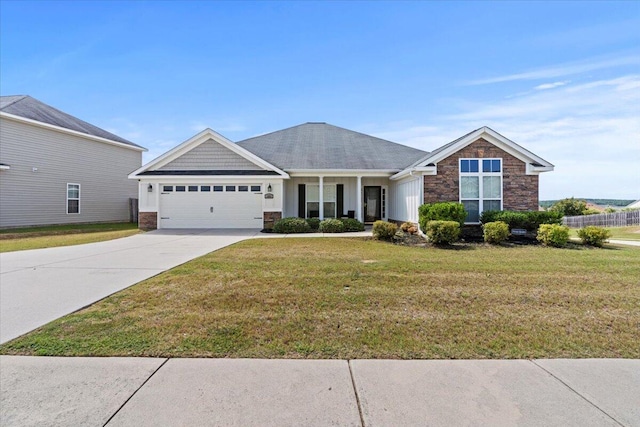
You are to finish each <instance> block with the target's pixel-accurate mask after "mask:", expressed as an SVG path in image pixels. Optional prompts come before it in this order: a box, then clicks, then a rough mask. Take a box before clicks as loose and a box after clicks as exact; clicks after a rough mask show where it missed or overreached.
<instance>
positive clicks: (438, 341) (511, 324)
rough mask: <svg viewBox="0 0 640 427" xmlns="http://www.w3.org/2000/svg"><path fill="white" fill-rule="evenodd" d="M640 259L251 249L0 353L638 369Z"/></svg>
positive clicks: (112, 300)
mask: <svg viewBox="0 0 640 427" xmlns="http://www.w3.org/2000/svg"><path fill="white" fill-rule="evenodd" d="M638 277H640V249H639V248H633V247H628V248H622V247H619V248H606V249H591V248H580V247H578V246H576V247H575V248H574V249H555V248H547V247H543V246H515V247H487V246H484V245H468V246H459V247H458V249H457V250H456V249H436V248H427V249H425V248H413V247H402V246H394V245H392V244H388V243H381V242H376V241H372V240H359V239H346V238H345V239H342V238H340V239H335V238H334V239H330V238H324V239H323V238H313V239H307V238H300V239H254V240H248V241H244V242H242V243H239V244H236V245H233V246H231V247H228V248H226V249H223V250H220V251H217V252H214V253H211V254H209V255H206V256H204V257H201V258H199V259H197V260H194V261H192V262H189V263H186V264H184V265H182V266H180V267H177V268H174V269H173V270H171V271H168V272H166V273H164V274H161V275H159V276H156V277H154V278H152V279H149V280H146V281H145V282H142V283H141V284H138V285H136V286H133V287H131V288H129V289H126V290H124V291H122V292H119V293H117V294H115V295H113V296H111V297H109V298H107V299H105V300H102V301H100V302H98V303H96V304H94V305H93V306H91V307H88V308H86V309H84V310H82V311H80V312H77V313H75V314H72V315H69V316H66V317H64V318H62V319H59V320H57V321H54V322H52V323H50V324H48V325H46V326H44V327H42V328H40V329H39V330H37V331H34V332H33V333H30V334H28V335H26V336H24V337H22V338H18V339H16V340H14V341H12V342H10V343H7V344H5V345H3V346H0V353H2V354H30V355H65V356H162V357H261V358H341V359H353V358H404V359H409V358H456V359H457V358H465V359H466V358H596V357H624V358H638V357H640V345H638V343H639V342H640V283H639V281H638Z"/></svg>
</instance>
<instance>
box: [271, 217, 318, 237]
mask: <svg viewBox="0 0 640 427" xmlns="http://www.w3.org/2000/svg"><path fill="white" fill-rule="evenodd" d="M273 231H274V233H283V234H289V233H310V232H311V227H309V224H307V221H305V220H304V218H296V217H290V218H282V219H281V220H280V221H277V222H276V223H275V224H273Z"/></svg>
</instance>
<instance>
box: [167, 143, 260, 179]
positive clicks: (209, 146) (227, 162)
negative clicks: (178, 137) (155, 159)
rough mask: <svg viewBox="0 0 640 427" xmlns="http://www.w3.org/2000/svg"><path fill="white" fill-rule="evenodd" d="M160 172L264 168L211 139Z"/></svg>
mask: <svg viewBox="0 0 640 427" xmlns="http://www.w3.org/2000/svg"><path fill="white" fill-rule="evenodd" d="M158 170H174V171H175V170H262V168H260V167H258V166H257V165H256V164H254V163H252V162H250V161H249V160H247V159H245V158H244V157H242V156H240V155H239V154H236V153H234V152H233V151H231V150H229V149H228V148H225V147H223V146H222V145H220V144H218V143H217V142H215V141H214V140H212V139H210V140H208V141H205V142H203V143H202V144H200V145H198V146H197V147H195V148H193V149H192V150H190V151H189V152H187V153H185V154H183V155H182V156H180V157H178V158H177V159H175V160H173V161H171V162H169V163H167V164H166V165H164V166H162V167H161V168H159V169H158Z"/></svg>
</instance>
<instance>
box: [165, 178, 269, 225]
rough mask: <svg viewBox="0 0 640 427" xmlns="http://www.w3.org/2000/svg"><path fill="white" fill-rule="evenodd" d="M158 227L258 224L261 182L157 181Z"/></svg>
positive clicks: (260, 217) (261, 220)
mask: <svg viewBox="0 0 640 427" xmlns="http://www.w3.org/2000/svg"><path fill="white" fill-rule="evenodd" d="M159 188H160V211H159V217H160V218H159V219H160V224H159V225H160V228H262V224H263V217H262V185H261V184H258V183H256V184H249V183H247V184H245V183H243V184H236V183H228V184H210V183H202V184H189V185H186V184H176V183H170V184H160V185H159Z"/></svg>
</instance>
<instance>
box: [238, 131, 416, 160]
mask: <svg viewBox="0 0 640 427" xmlns="http://www.w3.org/2000/svg"><path fill="white" fill-rule="evenodd" d="M238 145H239V146H240V147H242V148H244V149H246V150H248V151H250V152H251V153H253V154H255V155H256V156H258V157H260V158H262V159H264V160H266V161H267V162H269V163H271V164H273V165H274V166H277V167H279V168H280V169H284V170H291V169H354V170H366V169H378V170H402V169H404V168H405V167H407V166H408V165H410V164H412V163H414V162H415V161H416V160H418V159H420V158H422V157H424V156H425V155H426V154H427V152H425V151H422V150H418V149H416V148H411V147H407V146H406V145H401V144H397V143H395V142H390V141H386V140H384V139H380V138H376V137H373V136H370V135H365V134H363V133H359V132H354V131H351V130H348V129H344V128H340V127H337V126H333V125H329V124H326V123H305V124H302V125H298V126H294V127H290V128H287V129H283V130H280V131H277V132H272V133H268V134H266V135H261V136H256V137H254V138H249V139H245V140H244V141H240V142H238Z"/></svg>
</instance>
